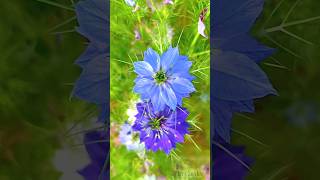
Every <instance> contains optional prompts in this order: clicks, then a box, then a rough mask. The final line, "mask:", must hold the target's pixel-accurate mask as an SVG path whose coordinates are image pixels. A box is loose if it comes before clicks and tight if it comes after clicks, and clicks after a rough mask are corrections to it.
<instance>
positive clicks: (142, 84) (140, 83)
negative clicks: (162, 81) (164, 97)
mask: <svg viewBox="0 0 320 180" xmlns="http://www.w3.org/2000/svg"><path fill="white" fill-rule="evenodd" d="M135 82H136V84H135V86H134V88H133V91H134V92H135V93H138V94H149V92H150V89H151V87H152V86H153V85H154V84H155V83H154V81H153V80H150V79H148V78H137V80H136V81H135Z"/></svg>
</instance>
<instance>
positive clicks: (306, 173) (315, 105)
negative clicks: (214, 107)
mask: <svg viewBox="0 0 320 180" xmlns="http://www.w3.org/2000/svg"><path fill="white" fill-rule="evenodd" d="M319 8H320V3H319V1H314V0H304V1H296V0H282V1H279V0H267V1H266V3H265V8H264V11H263V13H262V15H261V17H260V18H259V19H258V21H257V23H256V26H255V27H254V28H253V30H252V34H253V35H255V37H257V38H258V39H259V40H260V41H262V42H263V43H264V44H266V45H268V46H269V47H274V48H276V49H277V52H276V53H275V54H274V55H273V56H272V57H270V58H268V59H267V60H266V61H264V62H263V63H262V65H261V67H262V68H263V69H264V70H265V72H266V73H267V74H268V76H269V78H270V80H271V81H272V83H273V85H274V87H275V88H276V89H277V91H278V93H279V96H277V97H266V98H263V99H261V100H257V101H256V111H257V113H256V114H250V115H249V114H244V115H237V116H236V117H235V118H234V124H233V129H234V132H233V143H235V144H243V145H246V147H247V154H248V155H250V156H251V157H253V158H254V159H255V163H254V164H253V167H252V172H251V173H250V175H249V176H248V178H247V179H252V180H257V179H275V180H278V179H279V180H285V179H286V180H317V179H320V175H319V173H318V172H317V170H318V169H320V156H319V154H318V153H319V150H320V121H319V120H320V116H319V115H320V114H319V112H320V109H319V108H320V106H319V103H320V93H319V90H320V86H319V85H320V84H319V83H320V46H319V45H320V35H319V32H320V11H319ZM281 24H282V26H279V25H281ZM279 27H280V28H279ZM281 27H283V29H281ZM271 28H272V29H271ZM277 28H278V29H277ZM274 29H277V30H278V31H273V30H274ZM239 131H240V132H239ZM255 141H256V142H255ZM257 141H258V142H257Z"/></svg>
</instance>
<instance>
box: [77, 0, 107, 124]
mask: <svg viewBox="0 0 320 180" xmlns="http://www.w3.org/2000/svg"><path fill="white" fill-rule="evenodd" d="M108 12H109V8H108V3H107V1H105V0H85V1H79V2H78V3H77V4H76V14H77V19H78V22H79V27H78V28H77V31H78V32H79V33H80V34H82V35H83V36H84V37H86V38H87V39H88V41H89V44H88V47H87V49H86V50H85V51H84V53H83V54H82V55H81V56H80V57H79V58H78V59H77V60H76V64H77V65H79V66H80V67H81V68H82V73H81V75H80V77H79V79H78V80H77V82H76V83H75V86H74V89H73V93H72V94H73V96H75V97H78V98H80V99H83V100H85V101H88V102H90V103H95V104H97V105H98V106H100V107H101V109H102V113H101V115H100V116H99V117H100V120H102V121H105V120H106V118H107V114H108V112H107V110H108V105H107V104H108V103H109V96H108V92H109V83H108V81H109V80H108V78H109V77H108V76H109V68H108V64H109V53H108V46H109V26H108Z"/></svg>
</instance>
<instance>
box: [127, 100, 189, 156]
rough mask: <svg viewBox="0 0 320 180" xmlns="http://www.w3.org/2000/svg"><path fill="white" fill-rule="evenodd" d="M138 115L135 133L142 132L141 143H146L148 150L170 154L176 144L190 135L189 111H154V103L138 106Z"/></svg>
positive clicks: (139, 104)
mask: <svg viewBox="0 0 320 180" xmlns="http://www.w3.org/2000/svg"><path fill="white" fill-rule="evenodd" d="M137 110H138V112H139V113H138V114H137V115H136V120H135V122H134V125H133V126H132V128H133V130H134V131H139V132H140V141H141V142H144V144H145V147H146V149H147V150H152V151H158V150H162V151H164V152H165V153H166V154H169V153H170V151H171V149H173V148H175V147H176V143H182V142H183V141H184V135H185V134H188V133H189V131H188V127H189V124H188V123H187V122H186V119H187V117H188V115H189V112H188V111H187V109H185V108H183V107H179V106H178V108H177V109H176V110H175V111H173V110H171V109H170V108H169V107H168V106H166V107H165V108H164V109H163V111H160V112H158V111H154V106H153V105H152V103H150V102H148V103H146V102H144V103H138V104H137Z"/></svg>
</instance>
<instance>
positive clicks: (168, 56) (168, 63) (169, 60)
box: [161, 47, 179, 71]
mask: <svg viewBox="0 0 320 180" xmlns="http://www.w3.org/2000/svg"><path fill="white" fill-rule="evenodd" d="M178 57H179V50H178V48H177V47H176V48H172V47H169V49H168V50H167V51H166V52H165V53H163V55H162V56H161V68H162V70H164V71H168V70H169V69H170V68H172V67H173V64H174V61H175V60H176V59H177V58H178Z"/></svg>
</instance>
